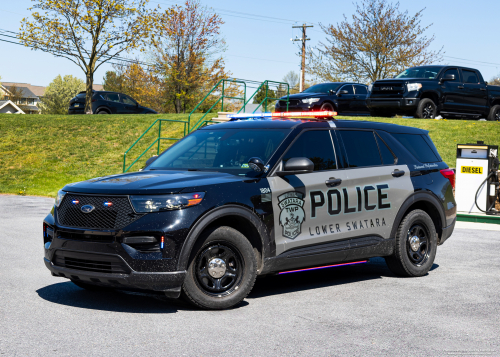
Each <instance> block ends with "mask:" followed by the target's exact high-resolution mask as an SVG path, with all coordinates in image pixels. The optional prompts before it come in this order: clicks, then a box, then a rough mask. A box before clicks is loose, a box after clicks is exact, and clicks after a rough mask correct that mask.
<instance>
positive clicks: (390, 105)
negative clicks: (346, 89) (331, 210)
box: [366, 98, 420, 114]
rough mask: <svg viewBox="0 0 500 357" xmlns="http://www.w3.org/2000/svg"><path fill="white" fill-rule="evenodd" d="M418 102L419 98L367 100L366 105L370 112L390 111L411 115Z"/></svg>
mask: <svg viewBox="0 0 500 357" xmlns="http://www.w3.org/2000/svg"><path fill="white" fill-rule="evenodd" d="M419 101H420V99H419V98H367V99H366V105H367V107H368V109H370V110H371V111H376V110H390V111H394V112H396V113H402V114H406V113H412V114H413V113H414V112H415V110H417V107H418V103H419Z"/></svg>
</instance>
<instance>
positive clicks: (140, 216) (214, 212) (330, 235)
mask: <svg viewBox="0 0 500 357" xmlns="http://www.w3.org/2000/svg"><path fill="white" fill-rule="evenodd" d="M281 114H283V113H281ZM294 114H295V113H294ZM314 115H315V116H316V118H315V119H304V118H300V117H299V118H298V119H293V118H288V119H263V118H261V119H255V118H253V119H244V118H239V119H233V120H232V121H230V122H226V123H221V124H216V125H210V126H207V127H204V128H201V129H199V130H197V131H195V132H193V133H192V134H190V135H188V136H187V137H185V138H184V139H182V140H180V141H179V142H178V143H176V144H175V145H173V146H172V147H170V148H169V149H168V150H166V151H165V152H163V153H162V154H161V155H160V156H159V157H158V158H157V159H156V160H155V161H153V162H152V163H150V164H149V165H147V166H146V168H145V169H144V170H143V171H140V172H133V173H126V174H120V175H114V176H107V177H99V178H95V179H91V180H87V181H82V182H77V183H72V184H68V185H66V186H65V187H64V188H63V189H62V190H61V191H59V193H58V195H57V199H56V202H55V205H54V207H53V209H52V211H51V213H50V214H49V215H48V216H47V217H46V218H45V220H44V223H43V237H44V243H45V258H44V261H45V265H46V266H47V268H48V269H49V270H50V271H51V272H52V275H54V276H58V277H65V278H68V279H71V281H72V282H73V283H75V284H76V285H78V286H79V287H82V288H85V289H90V290H100V289H110V288H113V289H125V290H126V289H134V290H137V289H139V290H154V291H159V292H164V293H165V294H166V295H167V296H168V297H174V298H176V297H179V296H180V295H181V293H182V295H183V296H184V297H185V298H186V299H187V300H188V301H190V302H192V303H194V304H195V305H197V306H199V307H202V308H207V309H224V308H229V307H231V306H234V305H235V304H238V303H239V302H240V301H242V300H243V299H244V298H245V297H246V296H247V295H248V294H249V293H250V291H251V290H252V287H253V285H254V283H255V279H256V277H257V276H258V275H265V274H271V273H273V274H276V273H289V272H293V271H302V270H307V269H314V268H324V267H328V266H335V265H346V264H355V263H363V262H366V261H367V259H368V258H370V257H377V256H380V257H384V258H385V260H386V262H387V265H388V267H389V268H390V269H391V271H393V272H394V273H395V274H397V275H400V276H410V277H417V276H422V275H425V274H427V272H428V271H429V269H430V268H431V266H432V264H433V262H434V258H435V256H436V250H437V247H438V246H439V245H440V244H443V242H444V241H445V240H446V239H447V238H448V237H449V236H450V235H451V234H452V232H453V228H454V226H455V220H456V204H455V200H454V198H453V185H454V173H453V171H452V170H450V169H449V168H448V166H447V165H446V163H444V162H443V161H442V159H441V157H440V156H439V153H438V152H437V150H436V148H435V146H434V145H433V143H432V141H431V139H430V138H429V136H428V134H427V132H426V131H424V130H421V129H416V128H411V127H405V126H398V125H392V124H384V123H375V122H365V121H346V120H332V119H326V120H325V119H318V118H317V117H318V116H320V115H318V113H316V114H314Z"/></svg>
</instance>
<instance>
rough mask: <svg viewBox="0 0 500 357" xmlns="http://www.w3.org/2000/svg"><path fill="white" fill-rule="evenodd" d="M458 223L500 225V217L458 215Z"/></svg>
mask: <svg viewBox="0 0 500 357" xmlns="http://www.w3.org/2000/svg"><path fill="white" fill-rule="evenodd" d="M457 221H461V222H477V223H492V224H500V216H489V215H477V214H468V213H457Z"/></svg>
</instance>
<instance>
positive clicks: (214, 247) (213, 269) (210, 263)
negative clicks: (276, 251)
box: [182, 226, 258, 310]
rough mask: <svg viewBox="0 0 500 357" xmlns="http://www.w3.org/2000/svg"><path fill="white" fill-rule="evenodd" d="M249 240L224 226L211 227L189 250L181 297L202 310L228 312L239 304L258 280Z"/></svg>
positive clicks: (254, 257) (255, 262)
mask: <svg viewBox="0 0 500 357" xmlns="http://www.w3.org/2000/svg"><path fill="white" fill-rule="evenodd" d="M256 254H258V253H256V251H254V247H253V246H252V244H251V243H250V241H249V240H248V239H247V238H246V237H245V236H244V235H243V234H242V233H241V232H239V231H237V230H236V229H234V228H231V227H227V226H220V227H214V228H210V229H209V230H207V231H205V232H204V233H203V234H202V236H201V237H200V238H199V239H198V240H197V242H196V244H195V245H194V247H193V249H192V254H191V257H190V260H189V265H188V268H187V272H186V278H185V279H184V284H183V285H182V294H183V297H184V298H185V299H186V300H187V301H188V302H190V303H192V304H193V305H195V306H198V307H200V308H203V309H213V310H220V309H227V308H230V307H233V306H235V305H237V304H238V303H240V302H241V301H242V300H243V299H244V298H246V297H247V295H248V294H249V293H250V291H251V290H252V288H253V285H254V284H255V279H256V278H257V257H256Z"/></svg>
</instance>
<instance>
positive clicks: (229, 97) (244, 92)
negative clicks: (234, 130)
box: [188, 79, 247, 133]
mask: <svg viewBox="0 0 500 357" xmlns="http://www.w3.org/2000/svg"><path fill="white" fill-rule="evenodd" d="M226 83H238V84H242V85H243V88H244V89H243V98H240V97H231V96H227V95H225V90H226V89H227V87H226ZM221 84H222V91H221V96H220V97H219V99H217V101H216V102H215V103H214V104H213V105H212V106H211V107H210V109H208V111H207V112H206V113H205V114H204V115H203V116H202V117H201V118H200V119H199V120H198V121H197V122H196V123H195V124H194V125H193V126H192V127H191V115H192V114H193V113H194V112H195V111H196V109H198V107H199V106H200V105H201V104H203V103H204V102H205V100H206V99H207V98H208V97H209V96H210V94H212V93H213V92H214V91H215V90H216V89H217V88H219V86H220V85H221ZM246 96H247V84H246V82H245V81H242V80H237V79H221V80H220V81H219V82H217V84H216V85H215V86H214V87H213V88H212V90H210V92H208V94H207V95H206V96H205V97H204V98H203V99H202V100H201V102H199V103H198V104H197V105H196V107H194V109H193V110H192V111H191V113H189V117H188V132H189V133H190V132H192V131H194V130H196V129H198V128H200V127H201V126H203V125H204V123H206V122H207V120H204V119H205V117H206V116H207V115H208V114H209V113H210V112H211V111H212V109H213V108H215V107H216V106H217V104H219V102H220V103H221V112H223V111H224V98H228V99H238V100H242V101H243V107H242V108H245V104H246V103H245V98H246Z"/></svg>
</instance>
